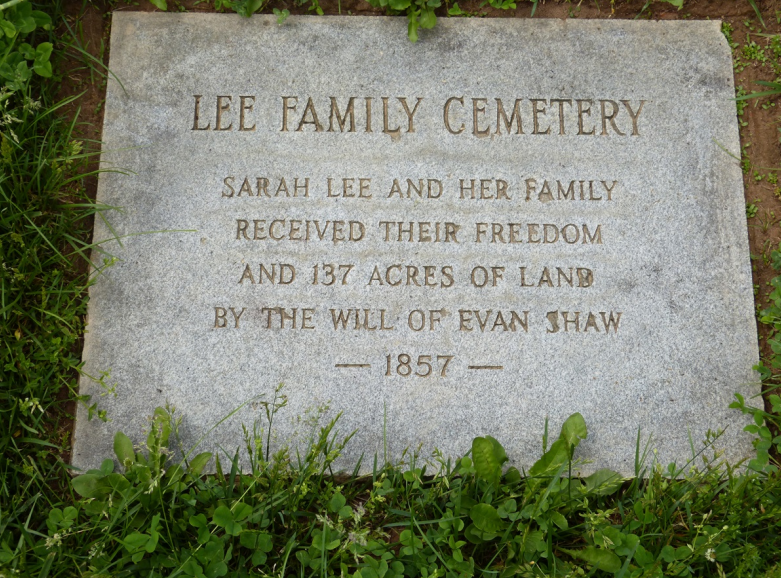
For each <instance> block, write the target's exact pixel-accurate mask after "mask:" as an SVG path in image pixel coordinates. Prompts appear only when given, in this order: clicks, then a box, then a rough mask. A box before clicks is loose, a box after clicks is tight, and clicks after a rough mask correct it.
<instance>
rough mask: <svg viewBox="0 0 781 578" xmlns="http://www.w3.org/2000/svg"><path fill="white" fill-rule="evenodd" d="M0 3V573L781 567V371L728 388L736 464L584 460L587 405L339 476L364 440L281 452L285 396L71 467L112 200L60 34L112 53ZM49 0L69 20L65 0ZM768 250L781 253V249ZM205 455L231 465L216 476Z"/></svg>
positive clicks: (389, 573) (689, 571) (778, 345)
mask: <svg viewBox="0 0 781 578" xmlns="http://www.w3.org/2000/svg"><path fill="white" fill-rule="evenodd" d="M235 4H236V5H238V3H235ZM424 4H425V3H424ZM243 5H244V6H245V8H246V7H251V5H250V3H246V2H245V3H244V4H243ZM313 5H314V4H313ZM491 5H492V6H493V4H491ZM6 6H7V3H6V2H2V0H0V11H1V12H2V13H3V19H2V21H0V22H6V24H0V28H2V30H3V32H2V33H3V34H4V35H5V36H3V37H2V42H3V43H4V45H3V46H4V48H3V53H4V54H5V56H4V57H3V60H2V63H0V64H9V63H10V64H12V65H13V66H10V65H9V68H3V67H2V66H0V77H2V83H4V84H5V88H4V89H3V90H2V92H0V106H2V108H3V111H2V113H3V114H2V120H0V133H1V134H2V136H1V137H0V139H1V140H0V164H1V165H2V170H1V171H0V256H2V266H1V267H0V332H1V333H2V340H1V341H0V345H2V353H0V450H1V451H0V577H2V578H5V577H6V576H41V577H46V576H145V577H146V576H149V577H155V576H209V577H212V576H241V575H246V576H250V575H251V576H272V575H273V576H312V577H316V576H320V577H324V576H349V577H356V578H375V577H377V578H393V577H395V576H402V575H403V576H421V577H425V578H430V577H434V576H443V577H454V578H455V577H460V576H486V577H491V578H498V577H504V576H529V577H537V576H603V575H614V576H619V577H641V576H647V577H656V576H698V577H699V576H746V577H748V576H756V577H760V576H765V577H768V578H770V577H776V578H778V577H781V566H779V564H781V476H780V475H779V471H778V467H777V466H778V462H777V461H776V458H777V457H778V448H779V446H780V445H781V437H779V436H778V432H779V427H778V426H779V417H778V414H779V412H780V411H781V401H780V400H779V398H778V396H777V395H775V394H774V393H773V392H770V393H769V394H768V396H767V398H768V401H769V403H770V405H771V406H772V407H771V408H769V409H772V411H768V412H766V411H764V410H760V409H755V408H751V407H749V406H746V405H745V404H744V403H743V400H740V399H739V400H737V401H736V402H735V404H733V405H734V407H736V411H741V410H742V411H744V412H746V413H749V414H751V415H752V417H753V419H754V424H753V425H751V426H749V427H748V431H749V432H750V433H752V434H753V435H754V436H755V446H756V449H757V455H756V457H754V458H753V459H752V461H751V462H750V463H748V464H744V467H742V468H735V467H734V466H730V465H728V464H725V463H722V462H721V460H720V459H719V456H718V455H717V454H715V453H714V450H713V449H712V448H713V447H714V446H712V445H711V444H712V442H713V441H714V440H713V439H709V440H705V445H703V446H702V448H701V451H700V453H699V454H698V455H697V456H693V461H692V463H691V464H688V466H693V467H691V468H689V469H687V470H686V471H685V472H684V471H683V470H680V469H678V468H677V467H676V466H672V467H670V466H665V465H662V464H658V463H656V462H655V461H654V459H653V454H648V453H647V452H646V451H645V449H646V446H645V445H644V444H643V443H641V441H640V438H639V436H638V443H637V452H636V474H637V476H636V477H633V478H631V479H620V478H619V477H617V476H616V475H615V474H614V473H612V472H609V471H605V470H602V471H599V472H597V473H595V474H594V475H593V476H590V477H588V478H584V479H577V478H571V477H570V475H569V472H570V471H571V469H572V465H573V464H572V462H571V460H572V458H573V455H574V451H575V448H576V446H577V445H578V444H579V443H580V441H581V439H583V438H584V437H586V435H587V429H586V424H585V423H584V422H583V420H582V418H581V417H580V416H579V415H578V414H575V415H574V416H572V417H571V418H570V420H568V421H567V422H566V424H565V426H564V427H563V428H562V432H561V434H560V435H559V436H558V437H557V438H556V439H548V435H547V432H541V450H542V451H543V452H544V454H543V456H542V458H541V459H540V461H538V462H537V463H536V464H535V465H534V466H533V467H532V468H531V469H530V470H529V471H528V472H518V471H517V470H515V469H514V468H510V469H509V470H506V471H504V461H505V457H506V456H505V455H504V450H503V449H502V447H501V444H500V443H499V441H497V440H493V439H492V438H490V437H481V438H476V439H475V440H474V442H473V446H472V450H471V452H470V453H469V455H467V456H465V457H462V458H460V459H457V460H454V461H447V460H445V459H444V458H442V457H441V456H438V455H434V456H418V455H415V454H414V453H412V452H411V453H409V454H407V456H406V463H405V465H404V467H400V465H398V464H397V465H385V464H382V463H370V464H367V465H368V466H370V469H371V470H372V474H371V475H368V476H363V477H360V476H356V475H349V476H344V475H341V476H334V475H333V474H334V472H333V468H332V466H333V463H334V460H335V459H336V458H337V456H338V455H339V452H340V451H341V449H342V448H343V446H344V445H345V444H346V443H349V435H342V436H340V435H339V434H338V422H336V423H333V422H332V423H328V424H324V425H322V427H318V428H315V429H314V430H313V431H315V435H314V436H313V438H312V440H311V443H310V444H309V446H308V448H306V451H304V453H303V454H302V455H298V454H294V453H292V452H290V451H286V450H282V451H279V452H277V453H276V454H275V455H269V444H268V440H269V435H270V431H271V429H272V428H273V425H272V420H273V418H274V415H275V414H276V413H277V412H279V411H283V408H284V406H285V400H284V397H278V398H276V399H274V400H272V401H270V402H268V403H266V404H265V406H264V407H265V409H266V411H265V412H263V413H261V415H260V417H259V420H260V421H259V422H258V424H256V427H255V428H254V429H253V430H252V431H245V437H246V444H245V447H244V448H241V449H240V450H237V453H236V454H231V455H225V454H223V455H220V456H211V455H209V454H198V453H197V448H195V449H194V451H192V453H190V454H189V455H188V457H187V460H185V461H183V462H181V463H178V462H173V461H171V460H169V456H170V452H169V451H168V446H169V445H171V446H173V447H174V448H178V445H177V435H176V434H177V416H176V415H175V414H172V413H171V412H170V411H169V410H166V409H163V408H161V409H159V410H158V411H157V412H156V413H155V416H153V426H154V427H152V433H151V434H150V436H149V437H148V438H147V439H146V440H129V439H128V438H126V437H125V436H123V435H118V436H117V438H116V440H115V446H114V447H115V451H116V454H117V459H118V462H119V463H120V464H121V466H120V468H119V471H114V465H113V462H111V461H107V462H105V463H104V464H103V466H102V467H101V469H100V470H95V471H91V472H87V473H86V474H84V475H82V476H80V477H78V478H75V479H71V477H70V475H69V466H68V465H67V464H66V463H64V462H63V461H62V456H63V452H66V451H67V449H68V448H69V447H70V439H69V435H70V434H69V429H68V427H67V426H68V424H69V420H70V418H71V415H70V413H71V412H72V409H73V407H74V404H75V403H92V402H91V401H88V400H79V399H78V397H77V389H76V379H77V376H78V367H79V363H80V355H81V352H80V345H81V341H80V340H81V337H82V335H83V332H84V321H83V320H84V314H85V313H86V290H87V287H88V285H89V281H90V279H89V275H88V271H89V268H88V258H89V250H90V246H89V244H88V243H89V241H88V239H89V236H90V231H91V220H92V219H93V218H96V215H99V214H100V213H101V212H102V211H104V210H106V209H107V208H106V207H99V206H96V205H95V204H94V203H92V202H90V201H89V200H88V198H87V197H86V194H85V191H84V179H85V177H86V174H85V172H86V171H87V169H86V162H87V160H88V156H89V154H90V151H91V150H95V149H96V148H97V146H96V144H95V143H82V142H79V140H78V139H77V138H76V137H74V133H75V130H76V128H77V122H78V119H77V118H76V119H73V118H69V115H68V114H65V112H64V111H65V110H66V108H65V107H66V105H67V104H68V103H67V102H57V101H56V99H55V98H53V97H52V94H54V93H55V91H56V89H57V77H58V74H59V71H58V67H57V65H56V62H57V58H59V54H61V53H60V52H59V51H58V50H60V51H61V50H67V51H69V52H70V53H71V54H73V53H80V54H82V56H84V58H85V66H90V67H97V68H94V71H95V75H94V79H95V82H101V81H103V80H104V79H105V75H106V71H105V70H104V69H102V68H100V66H99V63H96V62H95V61H94V59H90V58H87V56H86V52H85V51H84V49H83V47H80V45H79V44H78V43H77V42H75V41H71V42H65V41H64V40H63V39H60V41H59V42H60V44H59V45H57V46H56V47H55V51H54V53H53V56H52V57H51V60H50V53H51V51H50V50H49V47H48V46H47V45H46V43H55V40H56V39H55V38H54V37H53V32H52V27H51V26H48V25H47V19H46V18H45V17H44V16H42V15H41V14H40V13H35V14H34V13H33V12H32V11H31V10H30V11H29V13H28V12H26V10H28V8H31V6H30V4H29V3H28V2H19V3H17V4H16V6H13V7H9V9H4V7H6ZM25 6H27V8H25ZM226 6H227V4H226ZM398 6H401V4H398ZM405 6H406V5H405ZM421 6H423V4H420V3H419V2H417V0H416V2H414V3H409V6H406V7H401V8H399V9H398V10H400V11H401V12H404V11H405V10H407V9H408V8H411V9H413V10H422V8H421ZM416 7H417V8H416ZM45 8H46V9H47V10H48V13H49V15H50V16H52V17H53V18H54V22H55V23H57V22H59V21H60V20H59V18H60V15H59V12H58V8H59V6H58V5H57V4H55V5H53V6H52V5H49V4H48V3H47V4H46V5H45ZM402 8H403V9H402ZM421 14H422V12H421ZM421 14H418V15H417V16H416V18H418V19H420V17H421ZM8 23H10V25H11V26H13V30H12V32H13V34H12V35H9V34H8V33H6V32H5V30H6V29H9V28H8V26H9V24H8ZM73 29H75V28H73ZM9 30H10V29H9ZM774 42H775V44H774ZM24 44H27V45H29V48H28V47H27V46H23V45H24ZM776 45H778V42H777V41H775V40H773V38H772V37H769V40H768V42H767V43H765V44H763V45H762V46H760V45H759V44H757V45H756V46H751V45H748V46H749V47H748V48H747V49H745V50H744V48H743V47H740V46H738V44H737V43H736V42H735V43H734V47H733V48H734V49H735V52H736V54H737V57H736V58H744V59H749V58H751V59H755V60H756V59H761V58H762V57H763V56H764V58H765V59H766V60H767V61H768V64H767V66H774V67H777V66H779V57H781V48H779V47H778V46H776ZM779 46H781V45H779ZM52 60H53V61H54V63H55V65H54V66H53V67H52V68H49V67H48V66H47V63H50V62H51V61H52ZM22 69H24V70H22ZM773 70H778V69H777V68H773ZM770 88H775V87H774V86H770ZM739 105H743V106H745V102H739ZM68 110H70V109H68ZM747 154H748V153H747ZM97 218H100V217H97ZM98 254H99V253H98ZM768 260H769V262H770V263H771V264H772V265H773V266H775V267H776V268H777V269H779V270H781V252H778V251H773V252H770V253H769V254H768ZM95 265H96V266H98V267H102V266H103V265H104V264H103V263H102V262H100V263H95ZM773 284H774V287H775V288H776V291H775V292H774V293H773V294H771V301H770V302H769V303H768V306H767V308H766V309H765V310H763V311H762V312H761V315H760V320H761V321H762V322H763V323H766V324H768V325H769V326H770V327H771V329H772V331H771V334H770V337H769V340H770V341H769V344H770V346H771V348H772V349H773V351H774V354H773V355H771V356H770V357H769V358H768V359H766V360H765V365H763V366H762V367H761V371H762V375H763V379H764V382H765V384H766V386H767V387H768V388H774V387H777V384H778V383H779V378H778V374H781V340H780V339H779V338H778V331H781V276H780V277H778V278H776V279H775V280H774V281H773ZM96 409H97V408H96ZM299 409H303V408H299ZM287 411H294V409H293V408H287ZM715 445H718V444H717V443H716V444H715ZM242 454H243V456H244V458H245V463H249V464H250V466H249V467H247V468H244V470H243V471H242V469H241V468H240V467H239V456H240V455H242ZM774 456H775V457H774ZM207 465H209V466H210V467H214V468H216V470H217V474H216V475H213V476H203V475H201V472H202V471H203V469H204V467H206V466H207ZM679 476H682V477H680V478H679Z"/></svg>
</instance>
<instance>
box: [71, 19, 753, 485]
mask: <svg viewBox="0 0 781 578" xmlns="http://www.w3.org/2000/svg"><path fill="white" fill-rule="evenodd" d="M110 67H111V70H112V73H113V74H112V77H111V78H110V79H109V83H108V93H107V97H106V108H105V123H104V129H103V141H104V145H103V151H104V152H103V155H102V159H101V162H102V167H103V169H104V170H105V171H106V172H104V173H103V174H102V175H101V177H100V185H99V191H98V201H99V202H101V203H104V204H106V205H111V206H114V207H121V210H117V211H112V212H110V213H108V214H107V218H108V222H109V223H110V225H111V228H109V226H108V225H107V224H106V222H104V221H102V220H99V219H98V220H96V226H95V241H96V242H99V243H100V245H99V247H100V249H101V251H104V252H105V253H99V252H97V251H96V252H95V260H96V263H101V262H102V260H103V259H104V258H107V256H108V255H111V256H114V257H116V258H117V262H116V263H115V264H114V265H112V266H110V267H108V268H107V269H106V270H105V271H103V272H102V273H101V274H99V275H98V278H97V281H96V283H95V285H94V286H93V287H92V288H91V292H90V295H91V297H90V303H89V315H88V322H89V326H88V334H87V336H86V343H85V347H84V376H83V377H82V379H81V391H82V393H83V394H89V395H92V396H93V397H92V402H93V403H94V402H97V403H98V407H99V408H103V409H106V410H107V412H108V416H109V418H110V421H108V422H106V423H104V422H102V421H100V420H97V419H93V420H91V421H89V420H88V419H87V412H86V410H85V409H84V408H80V409H79V413H78V419H77V424H76V432H75V439H74V451H73V463H74V464H75V465H76V466H78V467H80V468H87V467H93V466H96V465H97V464H99V463H100V461H101V460H102V459H104V458H106V457H111V456H112V450H111V447H112V439H113V435H114V432H115V431H117V430H122V431H124V432H125V433H127V434H128V435H130V436H131V438H133V439H134V440H137V441H140V439H141V435H142V432H143V431H144V430H145V429H146V428H147V426H148V416H150V415H151V413H152V411H153V410H154V408H155V407H156V406H159V405H164V404H165V403H166V402H170V403H171V404H172V405H174V406H175V407H176V408H177V410H178V413H179V414H180V415H181V417H182V423H181V435H182V439H183V442H184V444H185V446H187V447H189V446H190V445H191V444H193V443H194V442H195V441H196V440H198V439H200V438H202V437H203V436H204V435H205V439H204V440H203V442H202V444H201V447H200V449H199V451H206V450H210V451H215V452H220V451H226V452H228V453H229V454H231V455H232V454H233V452H234V451H235V449H236V447H237V446H240V445H241V446H243V441H242V433H241V427H240V424H242V423H244V424H247V425H248V426H250V428H251V426H252V423H253V421H254V420H257V419H260V417H261V416H262V414H263V412H262V406H261V405H259V404H258V401H263V400H269V399H271V397H272V396H273V391H274V389H275V388H276V386H277V385H278V384H280V383H284V384H285V387H284V390H283V391H284V393H285V394H286V395H287V396H288V398H289V403H288V406H287V407H286V408H284V409H283V410H281V412H280V413H279V414H278V415H277V418H276V421H275V423H274V436H273V439H274V444H275V447H279V446H280V445H281V444H284V443H297V444H304V443H306V439H307V437H308V436H309V435H310V434H311V432H312V425H311V420H309V421H308V420H307V416H311V415H312V412H313V411H315V410H316V408H318V407H320V406H322V405H324V404H327V405H328V407H329V409H328V410H327V411H326V412H325V413H324V415H323V416H322V418H321V423H323V422H325V421H327V420H328V419H330V418H331V417H333V416H334V415H336V414H337V413H338V412H342V416H341V419H340V421H339V429H340V431H341V432H342V433H343V434H347V433H349V432H351V431H353V430H357V433H356V435H355V437H354V439H353V441H352V442H351V443H350V444H349V445H348V447H347V449H346V451H345V453H344V456H343V459H342V461H341V462H340V466H341V467H344V468H347V469H352V467H353V465H354V464H355V462H356V460H358V459H359V457H360V456H363V458H364V469H366V468H371V464H372V462H373V459H374V456H375V455H378V456H379V459H380V460H382V459H384V455H385V448H386V447H387V452H388V456H389V457H390V458H392V459H394V460H396V459H398V458H399V457H400V456H401V454H402V451H403V450H404V449H405V448H407V447H412V448H417V447H419V446H421V452H422V455H424V456H427V455H430V452H431V450H432V449H433V448H434V447H437V448H439V449H440V450H442V452H444V454H446V455H451V456H457V455H459V454H463V453H464V452H466V451H468V450H469V449H470V447H471V446H470V444H471V440H472V438H473V437H474V436H478V435H485V434H490V435H492V436H494V437H496V438H497V439H498V440H500V441H501V442H502V443H503V444H504V445H505V447H506V448H507V451H508V454H509V456H510V459H511V463H512V464H514V465H516V466H519V467H521V466H523V467H528V466H529V465H530V464H531V463H532V462H533V461H534V460H535V459H536V458H537V457H538V456H539V454H540V453H541V435H542V432H543V428H544V423H545V420H546V419H548V420H549V423H550V428H551V431H552V432H556V431H558V427H559V426H560V424H561V423H562V422H563V420H564V419H565V418H566V417H567V416H568V415H570V414H571V413H573V412H581V413H582V414H583V416H584V417H585V419H586V422H587V424H588V426H589V438H588V440H587V441H586V442H584V443H583V444H582V445H581V447H580V448H579V450H578V452H579V453H578V456H579V457H581V458H583V459H587V460H591V463H590V464H589V465H586V466H584V468H583V470H582V471H584V472H585V471H591V470H593V469H596V468H600V467H609V468H613V469H616V470H619V471H621V472H624V473H631V472H632V471H633V468H634V456H635V443H636V439H637V434H638V428H639V430H640V432H641V436H642V438H643V440H646V439H647V438H648V437H649V436H651V437H652V442H651V447H653V448H655V449H656V450H657V452H658V453H657V454H656V455H657V458H658V460H659V461H660V462H662V463H663V464H666V463H667V462H669V461H672V460H675V461H677V462H678V463H680V464H682V463H684V462H685V461H686V460H687V459H689V458H690V457H691V446H690V439H691V440H693V442H694V444H695V447H696V448H697V449H699V447H700V443H701V441H702V440H703V439H705V437H706V432H707V431H708V430H716V429H719V428H726V432H725V434H724V435H723V437H721V438H720V439H719V440H718V441H717V442H716V447H718V448H721V449H723V450H724V451H725V456H726V457H728V458H729V459H731V460H733V461H735V460H738V459H741V458H743V457H745V456H747V455H748V454H749V453H750V451H751V444H750V438H749V436H748V435H747V434H745V433H743V432H742V428H743V426H744V425H745V423H746V422H745V419H744V418H743V417H742V416H741V415H739V414H738V413H737V412H736V411H735V410H730V409H728V405H729V403H730V401H731V399H732V397H733V393H734V392H740V393H742V394H743V395H744V396H746V397H749V396H751V395H753V394H756V393H757V392H758V384H757V381H756V379H757V378H756V375H755V374H754V373H753V372H752V365H753V364H755V363H756V362H757V335H756V326H755V320H754V315H753V313H754V310H753V308H754V301H753V295H752V280H751V269H750V262H749V250H748V241H747V232H746V219H745V206H744V198H743V186H742V177H741V170H740V167H739V166H738V163H737V161H736V160H735V158H733V156H731V155H734V156H736V157H739V153H740V147H739V141H738V128H737V121H736V116H735V103H734V102H733V101H732V100H730V99H731V98H732V97H733V96H734V90H733V76H732V64H731V57H730V50H729V47H728V45H727V43H726V41H725V39H724V37H723V36H722V35H721V33H720V30H719V22H634V21H605V20H599V21H594V20H592V21H578V20H566V21H560V20H540V19H531V20H527V19H501V20H491V19H440V20H439V22H438V23H437V26H436V28H435V29H434V30H431V31H425V32H424V33H423V34H422V35H421V40H420V41H419V42H418V43H417V44H412V43H410V42H409V41H408V40H407V37H406V20H405V19H403V18H376V17H372V18H366V17H325V18H315V17H290V18H289V19H288V20H287V21H286V22H285V23H284V24H283V25H281V26H280V25H277V24H276V21H275V18H274V17H270V16H254V17H252V18H251V19H243V18H240V17H238V16H236V15H216V14H209V15H205V14H145V13H138V12H135V13H132V12H127V13H123V12H119V11H118V12H115V13H114V16H113V22H112V33H111V61H110ZM114 75H115V76H114ZM351 99H352V100H351ZM516 105H517V108H516ZM500 107H501V108H500ZM369 109H370V113H369V112H368V111H369ZM514 112H515V113H516V114H515V116H513V113H514ZM519 118H520V123H519ZM307 179H308V180H307ZM329 179H330V180H329ZM329 183H330V185H329ZM329 186H330V188H329ZM115 234H116V235H118V236H120V237H121V238H120V239H119V240H112V237H113V236H114V235H115ZM315 276H316V277H315ZM237 318H238V321H237ZM408 360H409V363H407V361H408ZM103 372H107V374H108V375H107V376H106V377H104V383H105V384H106V385H107V386H110V387H114V386H115V395H113V394H110V393H108V394H106V391H105V390H104V389H102V388H101V387H100V386H99V385H98V384H96V383H95V381H93V379H91V378H95V377H98V376H100V375H101V374H102V373H103ZM87 376H91V377H87ZM101 394H104V395H101ZM247 401H250V403H248V404H247V405H245V406H244V407H242V408H241V409H240V410H239V411H238V412H236V413H235V415H234V416H233V417H232V418H230V419H229V420H227V421H225V422H224V423H222V424H221V425H220V426H219V427H217V428H215V429H214V430H211V431H210V428H211V427H212V426H214V425H215V424H216V423H217V422H218V421H219V420H220V419H222V418H223V417H224V416H226V415H227V414H229V413H230V412H231V411H232V410H234V409H235V408H237V407H238V406H240V405H241V404H242V403H244V402H247Z"/></svg>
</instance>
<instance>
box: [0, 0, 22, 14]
mask: <svg viewBox="0 0 781 578" xmlns="http://www.w3.org/2000/svg"><path fill="white" fill-rule="evenodd" d="M24 1H25V0H9V1H8V2H6V3H5V4H0V12H2V11H3V10H7V9H8V8H11V7H13V6H16V5H17V4H21V3H22V2H24Z"/></svg>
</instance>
